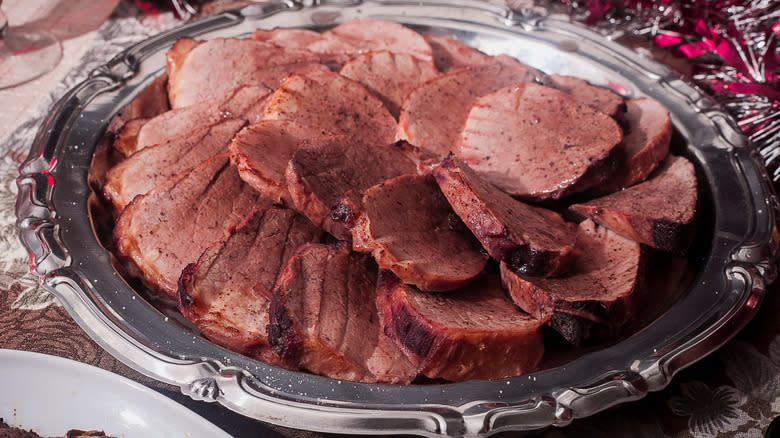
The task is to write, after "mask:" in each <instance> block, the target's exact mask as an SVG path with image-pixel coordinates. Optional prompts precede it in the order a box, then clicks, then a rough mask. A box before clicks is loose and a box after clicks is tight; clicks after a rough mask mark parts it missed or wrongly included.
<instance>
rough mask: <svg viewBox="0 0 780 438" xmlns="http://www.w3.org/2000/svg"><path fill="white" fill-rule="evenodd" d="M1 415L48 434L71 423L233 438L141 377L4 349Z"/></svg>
mask: <svg viewBox="0 0 780 438" xmlns="http://www.w3.org/2000/svg"><path fill="white" fill-rule="evenodd" d="M0 418H3V419H4V420H5V422H6V423H8V424H10V425H11V426H16V427H23V428H25V429H33V431H35V432H37V433H39V434H41V435H44V436H62V435H64V434H65V432H67V431H68V430H70V429H84V430H103V431H105V432H106V434H107V435H111V436H117V437H122V438H134V437H139V438H140V437H144V438H153V437H161V438H162V437H165V438H175V437H187V438H197V437H204V438H222V437H225V438H229V437H230V435H228V434H226V433H225V432H224V431H222V429H220V428H218V427H217V426H215V425H213V424H211V423H209V422H208V421H206V420H204V419H203V418H202V417H200V416H198V415H196V414H195V413H194V412H192V411H190V410H189V409H187V408H185V407H184V406H182V405H180V404H178V403H176V402H174V401H173V400H170V399H169V398H167V397H165V396H163V395H162V394H159V393H157V392H155V391H154V390H152V389H149V388H147V387H145V386H143V385H141V384H139V383H136V382H134V381H132V380H129V379H127V378H124V377H122V376H119V375H117V374H114V373H110V372H108V371H105V370H103V369H100V368H96V367H93V366H90V365H86V364H83V363H80V362H76V361H72V360H68V359H63V358H60V357H56V356H49V355H45V354H39V353H31V352H26V351H16V350H3V349H0Z"/></svg>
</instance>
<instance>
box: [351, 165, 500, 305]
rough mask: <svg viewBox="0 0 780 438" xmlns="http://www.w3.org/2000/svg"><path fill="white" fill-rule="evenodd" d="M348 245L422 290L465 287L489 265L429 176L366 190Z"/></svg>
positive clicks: (398, 179)
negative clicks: (367, 253) (350, 243)
mask: <svg viewBox="0 0 780 438" xmlns="http://www.w3.org/2000/svg"><path fill="white" fill-rule="evenodd" d="M352 245H353V249H355V250H356V251H363V252H370V253H371V254H372V255H373V256H374V259H375V260H376V262H377V264H378V265H379V268H380V269H389V270H391V271H393V272H394V273H395V274H396V275H397V276H398V277H400V278H401V280H403V282H404V283H407V284H413V285H415V286H417V287H418V288H420V289H422V290H424V291H448V290H453V289H458V288H459V287H462V286H465V285H466V284H468V283H469V282H471V280H472V279H474V277H476V276H477V275H479V274H481V273H482V271H483V269H484V268H485V264H486V263H487V261H488V255H487V254H485V253H484V252H482V248H481V247H480V245H479V242H478V241H477V240H476V239H475V238H474V236H473V235H472V234H471V233H470V232H469V230H468V229H467V228H466V227H465V226H463V223H461V222H460V219H459V218H458V217H457V215H456V214H455V212H453V211H452V208H451V207H450V205H449V204H448V203H447V199H446V198H445V197H444V195H443V194H442V193H441V190H439V186H438V185H436V180H434V179H433V176H431V175H425V176H423V175H402V176H399V177H396V178H393V179H391V180H389V181H386V182H384V183H381V184H378V185H376V186H374V187H371V188H370V189H368V190H366V193H365V195H364V196H363V211H362V213H361V215H360V218H359V219H358V221H357V224H356V225H355V227H354V228H353V229H352Z"/></svg>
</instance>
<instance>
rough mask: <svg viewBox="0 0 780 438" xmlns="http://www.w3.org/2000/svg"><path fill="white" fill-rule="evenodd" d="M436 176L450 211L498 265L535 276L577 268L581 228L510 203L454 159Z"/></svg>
mask: <svg viewBox="0 0 780 438" xmlns="http://www.w3.org/2000/svg"><path fill="white" fill-rule="evenodd" d="M433 175H434V177H435V178H436V182H437V183H438V184H439V187H441V191H442V192H443V193H444V196H446V197H447V200H448V201H449V203H450V205H451V206H452V209H453V210H454V211H455V212H456V213H457V214H458V216H460V218H461V219H462V220H463V223H465V224H466V226H467V227H468V228H469V229H470V230H471V232H473V233H474V236H476V238H477V239H479V241H480V242H481V243H482V246H483V247H484V248H485V250H486V251H487V252H488V254H490V255H491V256H492V257H493V258H494V259H496V260H499V261H505V262H506V263H508V265H509V266H510V267H511V269H512V270H514V271H516V272H520V273H523V274H526V275H533V276H554V275H561V274H564V273H566V272H567V271H568V270H569V269H570V268H571V267H572V265H574V262H575V261H576V259H577V257H578V255H579V253H578V251H577V250H576V249H575V242H576V228H577V227H576V225H575V224H572V223H567V222H565V221H564V220H563V217H562V216H561V215H560V214H558V213H556V212H554V211H552V210H547V209H545V208H541V207H535V206H532V205H528V204H525V203H523V202H521V201H518V200H516V199H514V198H512V197H511V196H509V195H507V194H506V193H504V192H502V191H501V190H499V189H498V188H497V187H496V186H494V185H492V184H490V183H488V182H487V181H485V180H484V179H482V178H481V177H480V176H479V175H477V174H476V173H475V172H474V170H472V169H471V168H470V167H469V166H468V165H467V164H466V163H464V162H463V161H461V160H459V159H458V158H457V157H455V156H454V155H450V156H448V157H447V158H446V159H444V161H442V162H441V164H440V165H439V166H438V167H436V168H434V169H433Z"/></svg>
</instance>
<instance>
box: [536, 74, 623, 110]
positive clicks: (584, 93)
mask: <svg viewBox="0 0 780 438" xmlns="http://www.w3.org/2000/svg"><path fill="white" fill-rule="evenodd" d="M542 82H543V83H544V85H547V86H550V87H553V88H556V89H558V90H561V91H563V92H564V93H567V94H570V95H571V96H572V97H574V98H575V99H577V100H579V101H580V102H582V103H584V104H586V105H589V106H591V107H593V108H594V109H597V110H599V111H601V112H602V113H604V114H606V115H608V116H610V117H612V118H614V119H615V120H617V121H622V120H623V115H624V114H625V112H626V102H625V101H624V100H623V98H622V97H620V96H619V95H618V94H616V93H615V92H613V91H612V90H609V89H607V88H603V87H597V86H595V85H590V84H589V83H587V82H586V81H584V80H582V79H580V78H575V77H573V76H564V75H554V74H553V75H548V76H545V77H544V79H543V80H542Z"/></svg>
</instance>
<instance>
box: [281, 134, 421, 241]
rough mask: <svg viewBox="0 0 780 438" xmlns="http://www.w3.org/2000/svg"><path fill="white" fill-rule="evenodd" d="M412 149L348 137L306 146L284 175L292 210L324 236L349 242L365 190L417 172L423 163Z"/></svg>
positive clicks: (297, 153) (401, 145) (301, 147)
mask: <svg viewBox="0 0 780 438" xmlns="http://www.w3.org/2000/svg"><path fill="white" fill-rule="evenodd" d="M408 148H409V146H408V145H407V144H405V143H399V144H394V145H391V146H385V145H383V144H379V145H374V144H368V143H364V142H363V141H362V140H360V139H357V138H354V137H349V136H344V135H341V136H334V137H332V138H323V139H320V140H317V141H313V140H310V141H306V142H305V143H303V144H302V145H301V146H300V147H299V148H298V150H296V151H295V153H294V154H293V157H292V159H290V161H289V163H288V165H287V169H286V170H285V181H286V182H287V190H288V191H289V193H290V197H291V198H292V205H293V207H294V208H295V209H296V210H298V211H300V212H301V213H303V214H304V215H306V217H308V218H309V219H310V220H311V221H312V223H314V224H315V225H317V226H319V227H322V228H323V229H324V230H325V231H327V232H329V233H331V234H332V235H334V236H336V237H337V238H339V239H341V240H349V239H350V237H351V234H350V231H349V230H350V228H351V227H352V226H354V224H355V221H356V220H357V218H358V217H359V215H360V209H361V199H362V198H363V192H364V191H365V190H366V189H368V188H369V187H371V186H374V185H376V184H379V183H381V182H383V181H386V180H388V179H390V178H394V177H396V176H400V175H406V174H415V173H417V170H418V163H417V162H415V161H414V160H413V159H411V158H410V157H409V154H408V152H407V151H406V150H405V149H408Z"/></svg>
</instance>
